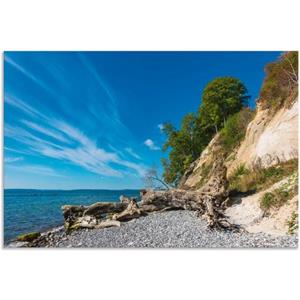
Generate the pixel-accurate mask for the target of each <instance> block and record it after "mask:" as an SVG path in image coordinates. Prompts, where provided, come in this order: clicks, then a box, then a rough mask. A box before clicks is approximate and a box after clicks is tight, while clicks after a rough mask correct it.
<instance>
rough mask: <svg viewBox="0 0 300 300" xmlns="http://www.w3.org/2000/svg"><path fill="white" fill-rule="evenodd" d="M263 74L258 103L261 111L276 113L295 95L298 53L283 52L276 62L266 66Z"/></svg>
mask: <svg viewBox="0 0 300 300" xmlns="http://www.w3.org/2000/svg"><path fill="white" fill-rule="evenodd" d="M265 72H266V77H265V80H264V82H263V85H262V88H261V91H260V95H259V101H260V103H261V106H262V108H263V109H267V108H271V109H272V110H273V111H276V110H277V109H279V108H280V107H282V106H283V104H289V102H291V101H293V100H294V98H295V97H294V96H295V94H296V93H297V89H298V52H297V51H290V52H285V53H284V54H282V55H281V56H280V57H279V59H278V60H277V61H276V62H273V63H270V64H268V65H267V66H266V68H265Z"/></svg>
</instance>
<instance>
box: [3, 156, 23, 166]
mask: <svg viewBox="0 0 300 300" xmlns="http://www.w3.org/2000/svg"><path fill="white" fill-rule="evenodd" d="M21 160H23V157H22V156H18V157H5V158H4V162H5V163H8V164H10V163H14V162H17V161H21Z"/></svg>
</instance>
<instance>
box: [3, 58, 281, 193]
mask: <svg viewBox="0 0 300 300" xmlns="http://www.w3.org/2000/svg"><path fill="white" fill-rule="evenodd" d="M279 54H280V52H6V53H5V54H4V99H5V110H4V136H5V137H4V162H5V174H4V185H5V188H37V189H80V188H87V189H90V188H92V189H104V188H107V189H123V188H140V187H142V186H143V181H142V180H141V178H142V176H143V174H144V172H145V170H146V169H147V168H148V167H149V166H152V165H156V166H158V167H159V169H160V170H161V166H160V159H161V157H163V156H165V154H163V153H162V152H161V147H162V145H163V142H164V136H163V134H162V133H161V130H160V127H161V126H160V125H161V124H162V123H164V122H166V121H168V122H172V123H173V124H175V125H176V126H178V125H179V124H180V120H181V119H182V117H183V116H184V115H185V114H186V113H188V112H196V111H197V109H198V107H199V105H200V103H201V93H202V91H203V88H204V87H205V85H206V84H207V83H208V82H209V81H211V80H213V79H214V78H216V77H220V76H234V77H237V78H239V79H241V80H242V81H243V82H244V84H245V85H246V87H247V88H248V91H249V94H250V95H251V100H250V105H251V106H252V107H254V106H255V99H256V98H257V96H258V94H259V89H260V87H261V84H262V81H263V78H264V66H265V64H266V63H269V62H271V61H274V60H275V59H276V58H277V57H278V56H279Z"/></svg>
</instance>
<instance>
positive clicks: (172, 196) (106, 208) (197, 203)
mask: <svg viewBox="0 0 300 300" xmlns="http://www.w3.org/2000/svg"><path fill="white" fill-rule="evenodd" d="M212 171H213V172H212V174H213V175H212V176H211V178H209V180H208V181H207V183H206V184H205V185H204V186H203V187H202V188H201V189H199V190H197V191H186V190H180V189H170V190H166V191H153V190H142V191H141V201H140V202H139V203H138V202H137V201H136V199H135V198H128V197H125V196H121V197H120V202H118V203H112V202H98V203H95V204H93V205H91V206H70V205H66V206H63V207H62V210H63V215H64V219H65V228H66V229H67V230H69V229H76V228H80V227H84V228H105V227H110V226H120V222H125V221H129V220H131V219H135V218H139V217H140V216H144V215H147V214H149V213H153V212H162V211H165V210H171V209H185V210H193V211H197V212H198V216H201V217H203V218H204V219H205V220H206V221H207V223H208V226H209V227H211V228H219V229H237V227H236V226H235V225H232V224H230V223H229V222H228V221H227V219H226V217H225V216H224V214H223V210H224V203H226V202H227V200H228V182H227V179H226V167H225V166H224V165H223V162H222V161H216V162H215V163H214V166H213V170H212Z"/></svg>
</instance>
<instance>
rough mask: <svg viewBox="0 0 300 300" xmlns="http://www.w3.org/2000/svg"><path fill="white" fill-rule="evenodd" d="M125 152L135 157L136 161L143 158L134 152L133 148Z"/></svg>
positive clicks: (126, 149)
mask: <svg viewBox="0 0 300 300" xmlns="http://www.w3.org/2000/svg"><path fill="white" fill-rule="evenodd" d="M125 151H126V152H128V153H129V154H130V155H131V156H132V157H134V158H136V159H141V157H140V156H139V155H138V154H136V153H135V152H134V151H133V150H132V148H129V147H128V148H125Z"/></svg>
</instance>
